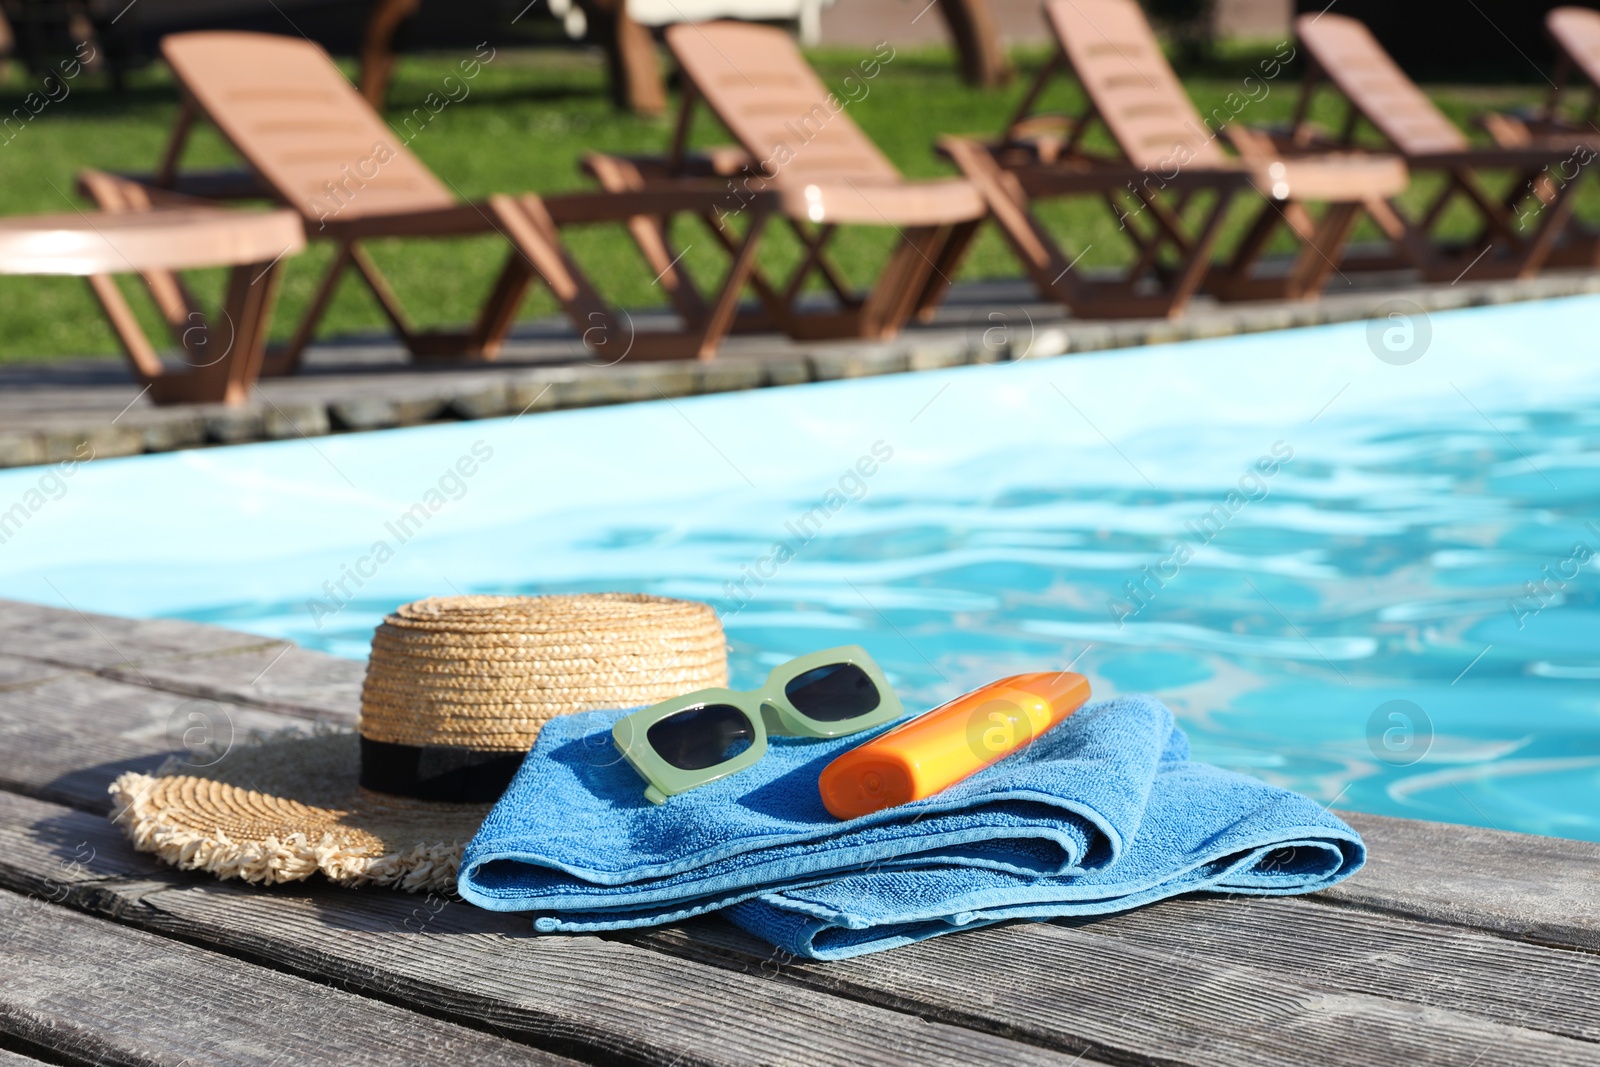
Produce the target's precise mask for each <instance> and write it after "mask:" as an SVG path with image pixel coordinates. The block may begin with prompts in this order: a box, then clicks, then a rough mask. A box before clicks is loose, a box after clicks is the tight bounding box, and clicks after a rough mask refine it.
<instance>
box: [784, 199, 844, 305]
mask: <svg viewBox="0 0 1600 1067" xmlns="http://www.w3.org/2000/svg"><path fill="white" fill-rule="evenodd" d="M789 228H790V229H792V230H793V231H794V234H795V236H796V237H798V238H799V239H800V243H801V244H803V245H805V248H806V259H805V262H806V263H807V264H811V265H814V266H815V269H816V271H817V273H818V274H820V275H822V280H823V281H825V282H827V283H828V288H829V289H832V290H833V295H834V297H835V298H836V299H837V300H838V301H839V303H840V304H843V305H844V306H845V307H859V306H860V305H861V298H860V297H859V296H857V295H856V294H855V292H854V291H853V290H852V289H851V288H850V283H849V282H847V281H845V278H844V275H842V274H840V273H839V269H838V268H837V267H835V266H834V265H833V263H832V262H830V261H829V259H828V256H827V253H826V251H825V250H824V247H823V246H824V245H826V244H827V243H828V242H829V241H830V240H832V239H833V236H834V234H835V233H837V232H838V227H837V226H832V225H828V226H823V227H821V228H820V229H819V230H818V231H817V233H816V234H815V235H812V234H809V233H807V232H806V230H805V228H804V227H803V226H802V225H801V224H800V222H799V220H797V219H790V220H789ZM797 279H799V280H803V276H802V275H801V274H800V272H799V271H796V273H795V279H791V282H790V295H791V297H792V296H798V295H799V293H800V289H799V286H798V285H797V284H795V280H797Z"/></svg>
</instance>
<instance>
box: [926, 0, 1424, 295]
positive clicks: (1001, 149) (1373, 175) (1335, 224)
mask: <svg viewBox="0 0 1600 1067" xmlns="http://www.w3.org/2000/svg"><path fill="white" fill-rule="evenodd" d="M1045 15H1046V18H1047V20H1048V22H1049V23H1050V26H1051V29H1052V30H1053V31H1054V33H1055V37H1056V42H1057V46H1058V48H1057V52H1056V54H1055V55H1054V56H1053V57H1052V58H1051V59H1050V61H1049V62H1048V63H1047V64H1046V65H1045V68H1044V69H1043V70H1042V71H1040V73H1039V77H1038V79H1037V80H1036V81H1035V82H1034V84H1033V86H1032V88H1030V89H1029V91H1028V92H1027V94H1026V95H1025V96H1024V97H1023V100H1022V102H1021V104H1020V106H1019V107H1018V108H1017V111H1016V113H1015V114H1014V115H1013V117H1012V120H1011V123H1010V125H1009V127H1008V128H1007V130H1006V133H1005V136H1004V137H1003V139H1002V140H1001V141H999V142H997V143H993V144H985V143H980V142H978V141H974V140H970V139H965V138H944V139H943V140H941V142H940V150H941V151H943V152H944V153H945V154H947V155H948V156H949V157H950V158H951V159H953V160H954V161H955V163H956V164H957V166H959V167H960V168H961V170H962V173H964V174H965V175H966V176H967V177H968V178H970V179H971V180H972V181H973V182H974V183H975V184H977V185H978V186H979V188H980V189H982V190H983V193H984V196H985V198H986V199H987V200H988V202H989V207H990V210H991V211H992V212H993V214H994V218H995V221H996V222H997V223H999V225H1000V229H1001V232H1002V233H1003V234H1004V235H1005V237H1006V240H1007V241H1008V242H1009V243H1010V244H1011V247H1012V249H1013V250H1014V251H1015V252H1016V254H1017V257H1018V258H1019V259H1020V260H1021V261H1022V264H1023V266H1024V268H1025V269H1026V270H1027V272H1028V274H1029V276H1030V277H1031V278H1032V279H1033V281H1034V283H1035V285H1036V286H1037V287H1038V289H1039V292H1040V294H1041V295H1043V296H1044V297H1046V298H1047V299H1054V300H1058V301H1060V302H1061V303H1063V304H1065V305H1066V306H1068V307H1069V308H1071V309H1072V311H1073V313H1074V314H1076V315H1079V316H1082V317H1086V318H1114V317H1124V316H1140V317H1143V316H1154V317H1169V316H1175V315H1178V314H1180V313H1181V312H1182V311H1183V309H1184V306H1185V305H1186V304H1187V303H1188V301H1189V299H1190V297H1192V296H1193V295H1194V293H1195V292H1196V291H1197V290H1198V289H1199V288H1200V287H1201V284H1202V283H1205V284H1206V286H1207V287H1208V289H1209V290H1210V291H1211V292H1212V293H1213V294H1214V295H1215V296H1217V297H1219V298H1221V299H1289V300H1303V299H1309V298H1312V297H1315V296H1316V295H1317V294H1318V293H1320V292H1321V291H1322V288H1323V286H1324V284H1326V282H1327V280H1328V278H1329V276H1330V275H1331V274H1332V273H1333V272H1334V270H1335V269H1336V264H1337V262H1338V260H1339V258H1340V255H1341V254H1342V251H1343V249H1344V245H1345V241H1346V240H1347V238H1348V237H1349V234H1350V230H1351V228H1352V227H1353V226H1354V225H1355V223H1356V220H1357V219H1358V218H1359V217H1360V213H1361V211H1362V208H1363V205H1364V203H1365V202H1366V201H1368V200H1371V199H1373V198H1376V197H1383V196H1389V195H1392V194H1394V193H1398V192H1399V191H1400V190H1401V189H1403V188H1404V187H1405V183H1406V172H1405V168H1404V166H1403V165H1401V164H1400V162H1399V161H1398V160H1395V159H1389V158H1381V157H1371V156H1365V157H1363V156H1358V155H1352V154H1342V155H1327V156H1322V157H1304V158H1298V159H1288V158H1278V157H1277V156H1276V155H1275V154H1274V153H1272V152H1271V150H1270V146H1269V147H1267V148H1266V149H1265V150H1263V148H1262V146H1261V145H1260V144H1259V143H1258V142H1257V140H1256V139H1252V140H1250V141H1249V142H1248V143H1247V144H1246V145H1242V146H1240V147H1241V148H1243V147H1248V148H1250V149H1251V151H1250V152H1249V153H1247V154H1246V157H1245V158H1239V157H1234V156H1230V155H1228V154H1227V153H1225V152H1224V151H1223V150H1222V147H1221V145H1219V144H1218V135H1219V133H1221V132H1223V131H1218V130H1213V129H1212V128H1211V127H1210V126H1209V125H1208V124H1207V123H1206V121H1205V120H1204V119H1202V118H1201V116H1200V113H1199V112H1198V111H1197V110H1196V109H1195V106H1194V104H1193V102H1192V101H1190V99H1189V96H1188V94H1187V93H1186V92H1185V91H1184V88H1183V86H1182V84H1181V83H1180V82H1179V81H1178V78H1177V75H1175V74H1174V73H1173V71H1172V68H1171V66H1170V65H1169V64H1168V63H1167V61H1166V57H1165V56H1164V55H1163V54H1162V52H1161V46H1160V44H1159V42H1158V41H1157V40H1156V36H1155V33H1154V32H1153V31H1152V30H1151V28H1150V24H1149V22H1148V21H1147V20H1146V19H1145V16H1144V14H1143V12H1142V11H1140V9H1139V7H1138V5H1137V4H1136V3H1134V2H1133V0H1054V2H1051V3H1047V4H1046V5H1045ZM1068 69H1070V70H1071V71H1072V72H1073V73H1074V74H1076V76H1077V78H1078V80H1079V82H1081V83H1082V85H1083V88H1084V92H1085V93H1086V94H1087V96H1088V98H1089V106H1088V109H1087V110H1086V111H1085V112H1084V113H1083V114H1082V115H1079V116H1076V117H1067V116H1060V115H1048V114H1036V113H1035V111H1034V109H1035V107H1036V105H1037V104H1038V102H1039V100H1040V98H1041V96H1042V95H1043V93H1044V91H1045V89H1046V87H1047V86H1048V85H1049V84H1050V83H1051V82H1052V81H1053V80H1054V79H1055V78H1056V77H1057V76H1058V75H1060V74H1061V73H1063V72H1065V71H1066V70H1068ZM1097 121H1098V122H1100V123H1102V124H1104V126H1105V128H1106V130H1107V131H1108V132H1109V133H1110V135H1111V137H1112V138H1113V140H1114V141H1115V142H1116V145H1117V148H1118V150H1119V153H1120V154H1119V155H1118V156H1115V157H1108V156H1104V155H1098V154H1093V153H1091V152H1090V151H1089V150H1088V149H1087V148H1085V144H1084V135H1085V133H1086V132H1087V131H1088V130H1089V129H1090V127H1091V126H1092V124H1094V123H1095V122H1097ZM1226 129H1227V131H1228V132H1232V130H1233V128H1232V127H1231V126H1229V127H1227V128H1226ZM1200 194H1210V197H1211V199H1210V203H1209V204H1206V205H1200V209H1199V211H1198V214H1199V216H1200V217H1199V221H1198V223H1197V224H1194V223H1192V222H1191V221H1189V220H1190V219H1191V218H1192V217H1193V216H1194V215H1195V214H1196V213H1197V205H1199V200H1198V197H1199V196H1200ZM1083 195H1088V196H1095V197H1103V198H1104V199H1105V200H1106V202H1107V204H1108V205H1109V206H1110V208H1111V210H1112V211H1113V212H1114V213H1116V214H1117V215H1118V217H1119V219H1120V224H1121V230H1122V232H1123V234H1124V235H1125V236H1126V237H1127V238H1128V239H1129V240H1130V241H1131V242H1132V243H1133V245H1134V247H1135V251H1136V252H1137V258H1136V261H1135V262H1134V264H1133V266H1132V267H1130V268H1129V269H1128V270H1127V271H1126V272H1125V273H1124V274H1122V275H1121V276H1120V277H1118V278H1116V279H1114V280H1103V281H1102V280H1093V281H1091V280H1087V279H1085V278H1083V277H1082V274H1081V272H1074V271H1073V269H1072V268H1073V266H1074V264H1075V262H1076V261H1075V260H1074V259H1072V258H1070V257H1069V256H1068V254H1067V253H1066V251H1065V250H1063V249H1062V247H1061V245H1060V244H1059V243H1058V242H1057V241H1056V239H1055V238H1054V236H1053V235H1052V234H1051V233H1050V232H1049V230H1047V229H1046V227H1045V226H1044V225H1043V223H1041V222H1040V221H1039V219H1038V217H1037V215H1036V214H1035V213H1034V210H1033V205H1034V203H1035V202H1036V201H1038V200H1041V199H1045V198H1050V197H1060V196H1083ZM1239 196H1245V197H1247V198H1249V199H1252V200H1257V201H1260V200H1265V201H1266V202H1265V204H1264V205H1263V206H1262V208H1261V210H1260V213H1259V214H1258V215H1257V217H1256V221H1255V223H1254V225H1253V226H1252V227H1251V228H1250V230H1249V231H1248V233H1247V234H1246V236H1245V237H1244V239H1243V241H1242V242H1241V243H1240V245H1239V247H1238V249H1237V250H1236V251H1235V252H1234V254H1233V255H1232V256H1231V258H1230V260H1229V261H1228V262H1227V263H1226V264H1225V265H1223V266H1219V267H1214V266H1213V265H1212V262H1211V260H1212V254H1213V251H1214V249H1215V247H1216V243H1217V239H1218V237H1219V236H1220V232H1221V225H1222V222H1223V220H1224V218H1225V217H1226V215H1227V213H1228V209H1229V208H1230V207H1231V206H1232V205H1233V204H1234V202H1235V199H1236V198H1237V197H1239ZM1319 201H1321V202H1327V203H1328V205H1329V206H1328V208H1327V209H1326V210H1325V211H1324V213H1323V215H1322V217H1321V219H1320V220H1317V219H1314V218H1313V217H1312V215H1311V212H1310V211H1309V210H1308V209H1307V208H1306V206H1305V205H1306V203H1307V202H1319ZM1141 216H1142V217H1141ZM1279 227H1283V228H1285V229H1287V230H1288V231H1289V232H1290V233H1291V234H1293V235H1294V237H1296V238H1297V239H1298V241H1299V243H1300V248H1299V252H1298V254H1297V255H1296V257H1295V259H1294V261H1293V263H1292V264H1291V266H1290V269H1289V271H1288V273H1287V274H1282V275H1263V274H1262V273H1261V272H1260V271H1259V270H1258V267H1259V266H1260V260H1261V256H1262V253H1263V251H1264V250H1265V249H1266V246H1267V242H1268V240H1269V239H1270V238H1271V237H1272V236H1273V234H1274V233H1275V232H1276V231H1277V230H1278V229H1279ZM1085 251H1087V249H1085Z"/></svg>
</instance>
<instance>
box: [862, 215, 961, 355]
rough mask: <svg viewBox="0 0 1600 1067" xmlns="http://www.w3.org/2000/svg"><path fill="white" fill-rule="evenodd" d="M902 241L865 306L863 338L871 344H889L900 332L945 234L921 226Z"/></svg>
mask: <svg viewBox="0 0 1600 1067" xmlns="http://www.w3.org/2000/svg"><path fill="white" fill-rule="evenodd" d="M901 237H902V240H901V243H900V247H899V248H898V249H896V250H895V253H894V255H893V256H892V257H890V259H889V264H888V266H886V267H885V268H884V270H883V273H882V274H881V275H880V276H879V277H878V282H877V284H876V285H874V286H873V287H872V292H871V293H870V294H868V296H867V299H866V302H865V303H864V304H862V305H861V335H862V336H863V337H866V338H867V339H869V340H874V341H881V340H886V339H888V338H890V337H893V336H894V335H895V334H897V333H899V332H900V327H901V326H902V325H903V324H904V323H905V320H906V319H907V318H908V317H910V315H911V309H912V307H913V306H915V302H916V298H917V296H918V295H919V294H920V293H921V292H922V289H923V286H924V285H926V284H927V278H928V275H929V274H930V273H931V272H932V270H933V256H934V255H935V254H936V253H937V252H938V250H939V244H940V243H941V242H942V241H943V240H944V238H945V232H944V231H943V230H942V229H941V228H940V227H938V226H917V227H913V228H911V229H908V230H906V231H905V232H904V233H903V234H902V235H901Z"/></svg>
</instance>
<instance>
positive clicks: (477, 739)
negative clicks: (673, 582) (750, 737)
mask: <svg viewBox="0 0 1600 1067" xmlns="http://www.w3.org/2000/svg"><path fill="white" fill-rule="evenodd" d="M727 681H728V663H727V651H726V648H725V645H724V639H723V634H722V627H721V625H720V624H719V623H718V622H717V616H716V612H714V611H713V610H712V609H711V608H710V607H709V606H708V605H705V604H698V603H694V602H692V601H685V600H669V599H666V598H664V597H653V596H644V595H637V594H628V593H599V594H582V595H574V596H545V597H499V596H464V597H436V598H432V599H428V600H419V601H417V602H416V603H413V604H406V605H405V606H403V607H401V608H399V609H397V610H396V611H395V612H394V613H393V614H392V615H389V616H388V617H387V618H385V619H384V621H383V623H382V625H380V626H379V627H378V629H377V633H376V634H375V635H374V637H373V641H372V656H371V659H370V660H369V661H368V663H367V675H366V680H365V681H364V682H363V684H362V687H361V718H360V721H359V724H358V727H357V732H356V733H330V732H327V731H319V732H314V733H312V734H309V735H307V734H303V733H302V734H292V735H284V736H279V737H276V738H273V739H271V740H266V741H260V742H256V743H251V744H246V745H241V746H239V747H237V748H234V749H233V750H231V751H230V752H228V753H227V754H226V756H225V757H224V758H222V759H221V760H219V761H218V762H217V763H216V764H214V765H213V766H209V767H194V766H191V765H189V764H186V763H183V762H180V761H177V760H169V761H168V762H167V764H166V765H165V766H163V767H162V768H161V769H160V770H159V771H157V772H156V774H155V775H148V774H139V773H131V772H130V773H127V774H123V775H122V776H121V777H119V778H118V779H117V780H116V782H114V783H113V784H112V786H111V793H112V795H113V797H115V800H116V806H115V808H114V814H113V819H114V820H115V821H116V822H117V823H118V824H119V825H121V826H123V827H124V828H126V830H127V832H128V836H129V837H130V838H131V839H132V840H133V844H134V846H135V847H136V848H138V849H140V850H141V851H145V852H154V853H156V854H157V855H158V856H160V857H161V858H162V859H164V860H166V861H167V862H169V863H172V864H175V865H176V866H178V867H182V868H185V869H191V870H204V871H210V872H211V873H213V874H215V875H217V876H218V877H221V878H242V879H244V880H245V881H247V882H264V883H272V882H291V881H298V880H301V879H304V878H309V877H310V876H311V875H312V874H314V873H315V872H317V871H321V872H322V873H323V874H324V875H326V876H327V877H328V878H329V879H331V880H332V881H334V882H337V883H339V884H341V885H349V886H354V885H364V884H372V885H385V886H397V887H399V888H402V889H408V890H413V891H415V890H423V889H429V890H449V889H451V888H453V887H454V885H455V878H456V868H457V866H458V865H459V862H460V859H461V850H462V849H463V848H464V847H465V846H466V843H467V841H468V840H469V839H471V837H472V835H473V834H474V833H476V832H477V829H478V825H479V823H481V822H482V821H483V817H484V816H485V815H486V814H488V811H489V808H490V807H491V806H492V804H493V803H494V801H495V800H496V799H498V797H499V795H500V793H501V792H502V791H503V790H504V788H505V786H506V785H507V784H508V783H509V782H510V780H511V776H512V775H513V774H514V773H515V772H516V770H517V768H518V767H519V766H520V765H521V763H522V757H523V756H524V754H526V752H527V751H528V749H529V748H531V747H532V746H533V740H534V738H535V737H537V736H538V735H539V729H540V727H542V726H543V725H544V724H545V723H546V722H548V721H549V720H550V719H552V718H554V717H555V716H557V715H569V714H572V713H573V712H578V711H589V710H593V709H596V708H626V707H634V706H637V705H641V704H653V703H655V702H657V701H660V700H665V699H667V698H668V697H672V696H677V695H679V694H681V693H687V692H691V691H693V690H696V689H705V688H708V687H712V686H723V685H726V684H727Z"/></svg>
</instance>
